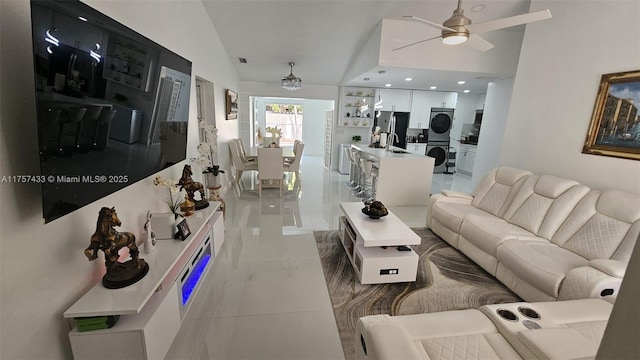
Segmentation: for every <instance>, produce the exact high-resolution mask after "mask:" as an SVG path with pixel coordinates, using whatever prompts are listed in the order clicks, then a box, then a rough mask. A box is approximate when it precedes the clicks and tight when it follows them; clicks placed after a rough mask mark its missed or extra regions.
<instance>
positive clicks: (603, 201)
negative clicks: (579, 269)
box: [551, 190, 640, 262]
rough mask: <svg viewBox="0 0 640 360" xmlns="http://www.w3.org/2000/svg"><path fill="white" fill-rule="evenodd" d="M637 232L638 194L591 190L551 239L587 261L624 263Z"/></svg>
mask: <svg viewBox="0 0 640 360" xmlns="http://www.w3.org/2000/svg"><path fill="white" fill-rule="evenodd" d="M639 231H640V195H637V194H631V193H626V192H622V191H619V190H607V191H598V190H592V191H591V192H590V193H589V194H587V195H586V196H585V197H584V198H583V199H582V200H581V201H580V203H578V205H577V206H576V208H575V209H574V211H573V212H572V213H571V215H570V216H569V218H567V221H566V222H565V223H564V224H563V225H562V227H561V228H560V229H559V230H558V232H557V233H556V235H554V237H553V238H552V239H551V241H553V242H554V243H556V244H558V245H560V246H562V247H564V248H566V249H568V250H571V251H573V252H575V253H577V254H579V255H581V256H583V257H585V258H587V259H590V260H592V259H610V258H613V259H616V260H621V261H624V262H627V261H628V259H629V255H630V254H631V250H632V249H633V246H634V245H635V242H636V240H637V238H638V233H639Z"/></svg>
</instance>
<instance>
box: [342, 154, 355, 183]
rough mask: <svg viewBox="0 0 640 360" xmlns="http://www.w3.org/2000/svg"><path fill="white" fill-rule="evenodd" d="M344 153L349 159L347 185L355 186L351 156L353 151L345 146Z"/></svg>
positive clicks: (353, 161)
mask: <svg viewBox="0 0 640 360" xmlns="http://www.w3.org/2000/svg"><path fill="white" fill-rule="evenodd" d="M344 153H345V155H346V156H347V159H349V181H347V186H349V187H355V186H356V180H355V175H356V174H355V171H354V163H355V159H354V157H353V153H352V150H351V148H350V147H345V148H344Z"/></svg>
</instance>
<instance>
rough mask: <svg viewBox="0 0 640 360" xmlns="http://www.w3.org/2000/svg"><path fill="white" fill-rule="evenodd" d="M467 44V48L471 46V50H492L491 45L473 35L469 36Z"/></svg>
mask: <svg viewBox="0 0 640 360" xmlns="http://www.w3.org/2000/svg"><path fill="white" fill-rule="evenodd" d="M467 44H469V46H471V47H472V48H474V49H476V50H480V51H488V50H491V49H493V48H494V46H493V44H492V43H490V42H488V41H487V40H485V39H483V38H481V37H480V36H478V35H474V34H472V35H471V36H469V40H467Z"/></svg>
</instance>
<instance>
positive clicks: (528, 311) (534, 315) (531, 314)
mask: <svg viewBox="0 0 640 360" xmlns="http://www.w3.org/2000/svg"><path fill="white" fill-rule="evenodd" d="M518 312H520V314H522V315H524V316H526V317H528V318H529V319H534V320H540V314H538V312H537V311H535V310H533V309H532V308H528V307H524V306H520V307H519V308H518Z"/></svg>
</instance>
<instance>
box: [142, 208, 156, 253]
mask: <svg viewBox="0 0 640 360" xmlns="http://www.w3.org/2000/svg"><path fill="white" fill-rule="evenodd" d="M144 232H145V234H144V252H145V253H146V254H151V253H152V252H154V251H156V235H155V234H154V233H153V230H152V229H151V211H147V221H146V222H145V223H144Z"/></svg>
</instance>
